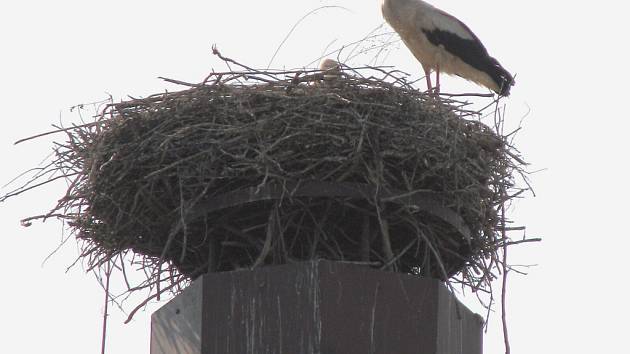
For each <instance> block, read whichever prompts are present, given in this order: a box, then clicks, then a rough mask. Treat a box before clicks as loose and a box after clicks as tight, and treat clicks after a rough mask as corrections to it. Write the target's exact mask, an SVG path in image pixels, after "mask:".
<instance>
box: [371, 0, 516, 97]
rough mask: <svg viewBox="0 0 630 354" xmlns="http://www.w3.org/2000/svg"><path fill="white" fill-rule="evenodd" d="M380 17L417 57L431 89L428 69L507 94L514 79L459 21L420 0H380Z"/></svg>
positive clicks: (437, 83) (437, 78) (503, 94)
mask: <svg viewBox="0 0 630 354" xmlns="http://www.w3.org/2000/svg"><path fill="white" fill-rule="evenodd" d="M381 10H382V11H383V17H384V18H385V20H386V21H387V23H389V25H390V26H392V27H393V28H394V30H395V31H396V32H398V34H399V35H400V38H401V39H402V41H403V42H404V43H405V45H406V46H407V48H409V50H411V52H412V53H413V55H414V56H415V57H416V59H418V61H419V62H420V64H422V68H423V69H424V73H425V74H426V79H427V86H428V89H432V87H433V86H432V85H431V76H430V73H431V70H435V72H436V87H435V89H436V91H437V92H439V89H440V72H443V73H447V74H453V75H457V76H461V77H463V78H465V79H467V80H470V81H473V82H475V83H477V84H479V85H483V86H485V87H487V88H489V89H491V90H492V91H494V92H496V93H498V94H499V95H500V96H507V95H509V94H510V88H511V86H512V85H514V78H513V77H512V75H510V73H509V72H508V71H507V70H505V69H504V68H503V67H502V66H501V64H499V62H498V61H497V60H496V59H494V58H493V57H491V56H490V55H489V54H488V51H487V50H486V48H485V47H484V46H483V44H482V43H481V41H480V40H479V38H477V36H476V35H475V34H474V33H473V32H472V31H471V30H470V29H469V28H468V26H466V25H465V24H463V23H462V22H461V21H460V20H458V19H456V18H455V17H453V16H451V15H449V14H447V13H446V12H444V11H442V10H440V9H437V8H435V7H433V6H431V5H429V4H427V3H426V2H424V1H422V0H381Z"/></svg>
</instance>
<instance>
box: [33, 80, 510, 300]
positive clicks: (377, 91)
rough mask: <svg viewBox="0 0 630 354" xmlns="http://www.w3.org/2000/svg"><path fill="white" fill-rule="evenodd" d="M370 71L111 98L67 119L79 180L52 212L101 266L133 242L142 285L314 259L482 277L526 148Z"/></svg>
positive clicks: (61, 149)
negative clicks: (76, 121)
mask: <svg viewBox="0 0 630 354" xmlns="http://www.w3.org/2000/svg"><path fill="white" fill-rule="evenodd" d="M370 70H371V71H370V72H371V74H372V75H364V74H361V73H359V72H358V71H347V72H344V73H340V72H337V74H336V75H334V76H331V75H328V74H324V73H322V72H319V71H278V72H268V71H267V72H262V71H258V70H253V69H251V70H249V69H248V70H243V71H240V72H228V73H217V74H213V75H211V76H209V77H208V78H207V79H206V80H205V81H204V82H203V83H201V84H194V85H193V84H185V83H183V84H185V85H188V88H187V89H184V90H182V91H178V92H172V93H164V94H156V95H153V96H150V97H148V98H145V99H133V100H130V101H125V102H121V103H117V104H110V105H108V106H107V108H106V109H104V111H103V112H102V114H101V115H100V116H98V117H97V118H96V121H94V122H92V123H89V124H85V125H82V126H77V127H73V128H72V129H64V131H65V132H66V134H67V138H68V139H67V141H66V142H65V143H59V144H58V145H57V148H56V158H55V159H56V160H55V162H54V165H53V166H54V168H55V169H58V170H60V171H63V173H64V174H65V176H67V178H68V180H69V188H68V191H67V193H66V195H65V196H64V197H63V198H62V199H61V200H60V201H59V204H58V205H57V206H56V207H55V208H54V209H53V210H52V211H51V212H50V213H49V214H47V215H45V216H44V217H50V216H57V217H61V218H63V219H65V220H66V222H67V223H68V225H70V227H71V228H72V230H73V232H74V234H75V236H76V237H77V238H78V239H79V240H81V241H83V242H82V249H83V252H82V255H81V256H82V257H83V258H85V259H87V260H88V264H90V265H91V266H92V267H98V266H101V265H103V264H106V263H107V262H108V261H110V260H112V259H119V260H122V259H123V258H124V256H125V255H127V254H129V253H132V254H133V255H134V256H133V259H134V261H135V262H137V264H141V266H142V267H143V268H144V269H145V272H146V273H147V274H148V278H147V281H146V283H145V284H144V285H143V286H141V287H139V288H142V287H152V286H155V285H156V284H157V285H158V286H159V285H160V283H163V282H168V283H169V286H166V285H164V284H163V285H162V286H161V289H167V288H172V287H173V285H174V284H176V283H178V282H181V281H184V280H190V279H194V278H196V277H198V276H199V275H201V274H203V273H206V272H216V271H228V270H235V269H243V268H254V267H258V266H264V265H270V264H284V263H291V262H297V261H304V260H312V259H327V260H335V261H341V262H349V263H357V264H365V265H366V266H370V267H375V268H384V269H391V270H393V271H398V272H406V273H414V274H420V275H424V276H430V277H434V278H438V279H440V280H444V281H446V280H448V279H449V278H452V277H454V276H455V275H457V274H459V275H461V279H463V281H464V282H465V283H467V284H469V285H471V286H479V283H480V282H484V281H487V280H488V279H489V277H488V274H489V273H490V272H491V268H492V265H493V262H495V261H496V251H497V249H499V248H500V247H502V245H503V244H504V242H505V238H503V237H502V236H501V227H502V220H501V215H500V209H501V206H502V205H503V204H504V203H506V202H508V201H509V199H510V197H506V195H508V194H506V191H509V190H511V189H513V188H514V178H513V176H512V174H513V171H514V170H515V169H517V168H518V166H517V165H518V161H515V160H514V156H515V155H514V151H513V150H512V148H511V147H510V146H508V145H507V144H505V143H504V139H503V138H502V137H501V136H499V135H497V134H496V133H495V132H494V131H493V129H491V128H489V127H488V126H486V125H484V124H482V123H480V122H479V121H478V120H476V119H474V115H473V114H471V113H470V112H467V111H465V110H463V109H462V108H461V107H460V106H458V105H457V104H456V103H454V102H452V101H447V100H444V99H439V98H436V97H434V96H432V95H428V94H424V93H421V92H418V91H417V90H415V89H413V88H411V87H410V86H408V85H407V84H406V83H404V82H403V81H402V80H397V79H395V77H394V76H393V74H392V73H388V72H384V71H382V70H378V69H370ZM379 75H380V76H381V78H379ZM392 78H394V79H392ZM36 218H38V217H36ZM165 272H167V273H168V274H166V275H165Z"/></svg>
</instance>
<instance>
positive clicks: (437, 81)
mask: <svg viewBox="0 0 630 354" xmlns="http://www.w3.org/2000/svg"><path fill="white" fill-rule="evenodd" d="M435 93H438V94H439V93H440V66H439V65H437V66H436V67H435Z"/></svg>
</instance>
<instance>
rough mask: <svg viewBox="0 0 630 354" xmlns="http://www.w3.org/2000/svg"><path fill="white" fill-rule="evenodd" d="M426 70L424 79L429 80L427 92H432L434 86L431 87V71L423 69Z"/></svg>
mask: <svg viewBox="0 0 630 354" xmlns="http://www.w3.org/2000/svg"><path fill="white" fill-rule="evenodd" d="M422 68H423V69H424V77H425V78H426V79H427V91H431V90H432V89H433V86H432V85H431V69H429V68H425V67H422Z"/></svg>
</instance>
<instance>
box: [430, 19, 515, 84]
mask: <svg viewBox="0 0 630 354" xmlns="http://www.w3.org/2000/svg"><path fill="white" fill-rule="evenodd" d="M460 23H461V22H460ZM461 25H462V26H464V28H466V30H468V27H466V26H465V25H464V24H463V23H461ZM468 31H470V30H468ZM422 32H423V33H424V34H425V35H426V36H427V39H428V40H429V42H431V43H432V44H433V45H435V46H442V47H443V48H444V49H445V50H446V51H448V52H449V53H451V54H453V55H455V56H456V57H458V58H460V59H461V60H462V61H463V62H464V63H466V64H468V65H470V66H472V67H473V68H475V69H477V70H480V71H483V72H485V73H486V74H488V76H490V78H492V80H493V81H494V82H496V83H497V86H499V87H500V88H501V91H500V92H499V94H501V95H504V96H507V95H508V94H509V91H510V87H511V86H512V85H513V82H514V79H513V78H512V75H510V73H509V72H507V70H505V69H504V68H503V67H502V66H501V64H499V62H498V61H497V60H496V59H494V58H493V57H491V56H490V55H489V54H488V51H487V50H486V48H485V47H484V46H483V44H482V43H481V41H480V40H479V39H478V38H477V37H476V36H475V35H474V34H473V33H472V32H469V33H470V35H471V36H472V39H467V38H462V37H461V36H458V35H457V34H455V33H452V32H449V31H443V30H439V29H437V28H435V29H432V30H424V29H423V30H422Z"/></svg>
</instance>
